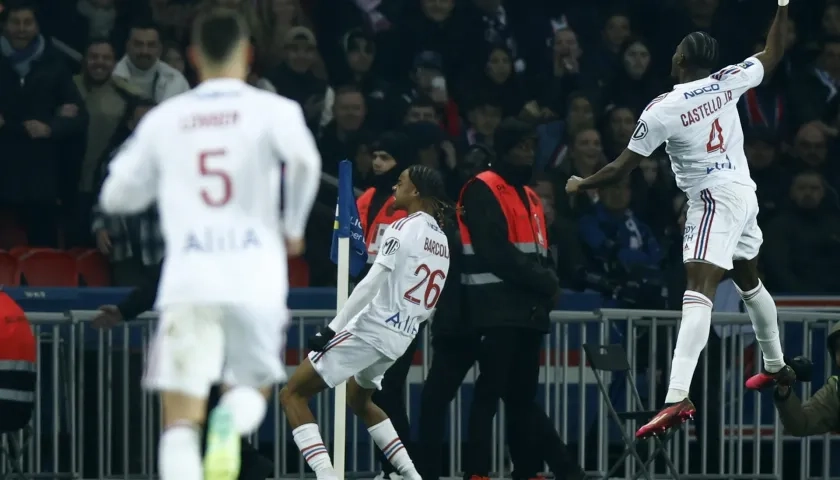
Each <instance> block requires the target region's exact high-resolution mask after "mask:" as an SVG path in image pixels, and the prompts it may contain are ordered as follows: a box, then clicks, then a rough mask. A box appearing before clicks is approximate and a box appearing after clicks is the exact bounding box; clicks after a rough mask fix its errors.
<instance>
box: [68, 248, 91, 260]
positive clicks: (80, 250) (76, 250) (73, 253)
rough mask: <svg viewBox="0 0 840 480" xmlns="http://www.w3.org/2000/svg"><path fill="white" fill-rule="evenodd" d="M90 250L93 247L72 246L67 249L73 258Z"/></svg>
mask: <svg viewBox="0 0 840 480" xmlns="http://www.w3.org/2000/svg"><path fill="white" fill-rule="evenodd" d="M91 250H93V249H91V248H85V247H73V248H71V249H69V250H67V253H68V254H70V256H71V257H73V258H79V257H81V256H82V255H84V254H86V253H87V252H90V251H91ZM94 251H95V250H94Z"/></svg>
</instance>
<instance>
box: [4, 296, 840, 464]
mask: <svg viewBox="0 0 840 480" xmlns="http://www.w3.org/2000/svg"><path fill="white" fill-rule="evenodd" d="M94 314H95V312H90V311H73V312H68V313H67V314H44V313H32V312H29V313H28V316H29V318H30V320H31V321H32V323H33V325H34V328H35V330H36V333H37V336H38V339H39V342H38V382H37V389H38V390H37V395H36V401H37V404H36V411H35V415H34V418H33V422H32V435H31V438H30V439H29V440H28V445H27V447H26V450H25V455H24V458H23V469H24V471H27V472H30V475H31V476H32V477H33V478H62V479H63V478H68V479H69V478H72V479H82V478H99V479H102V478H124V479H129V478H131V479H134V478H149V479H151V478H155V477H156V474H155V472H156V458H155V457H156V444H157V438H158V436H159V434H160V408H159V405H158V402H157V400H156V399H155V398H154V397H153V396H151V395H147V394H145V393H144V392H142V391H141V389H140V387H139V379H140V376H141V372H142V368H143V365H144V363H145V355H146V350H147V346H148V343H149V339H150V338H151V334H152V327H153V321H154V319H155V318H156V316H155V315H153V314H147V315H144V316H143V317H141V318H140V319H138V320H135V321H131V322H128V323H126V324H125V325H123V326H121V327H118V328H115V329H113V330H110V331H107V332H104V331H98V330H94V329H92V328H91V326H90V325H89V320H90V319H91V318H92V316H93V315H94ZM333 314H334V312H333V311H329V310H309V311H295V312H294V322H293V323H294V327H293V328H292V329H291V330H290V332H289V338H288V352H287V355H286V361H287V364H288V365H289V367H288V368H289V369H293V368H295V367H296V365H298V364H299V363H300V361H301V360H302V359H303V356H304V354H305V351H304V348H303V347H304V346H305V339H306V338H307V337H308V335H310V334H311V333H313V332H314V330H315V328H316V327H317V326H321V325H324V324H325V323H326V322H327V321H328V320H330V319H331V318H332V316H333ZM679 317H680V312H668V311H642V310H601V311H599V312H595V313H588V312H553V313H552V320H553V328H552V332H551V334H550V335H548V336H546V340H545V349H546V350H545V355H544V365H543V366H542V367H541V391H540V393H539V396H540V401H541V402H542V404H543V405H544V407H545V410H546V412H547V414H548V416H549V418H551V419H552V420H553V421H554V426H555V428H556V429H557V430H558V432H559V433H560V435H561V437H562V438H564V439H565V440H566V442H567V443H568V444H569V446H570V448H571V450H572V451H573V452H575V454H576V455H577V458H578V460H579V462H580V463H581V464H582V465H584V466H585V468H586V470H587V471H590V472H605V471H606V470H607V469H608V468H609V464H610V459H611V458H614V457H615V456H617V455H618V454H620V450H621V444H620V439H619V436H618V435H617V430H615V426H613V425H611V424H610V421H609V419H608V418H607V416H606V409H605V407H604V403H603V399H602V398H600V396H599V393H598V391H597V388H596V387H595V384H594V379H593V377H592V375H591V372H590V371H589V368H588V367H587V366H586V362H585V359H584V358H582V355H581V353H580V345H582V344H583V343H585V342H593V343H622V344H623V345H624V346H625V348H626V349H627V352H628V355H629V357H630V360H631V366H632V369H633V370H634V372H635V374H636V376H637V381H638V387H639V390H640V392H641V393H642V396H643V398H644V399H645V401H646V402H647V404H648V406H649V408H650V409H652V410H655V409H657V407H658V406H660V405H661V403H662V400H663V398H664V388H665V386H666V385H667V378H666V375H667V371H668V364H669V363H670V360H671V353H672V351H673V345H674V342H675V338H676V335H675V331H676V328H677V322H678V320H679ZM779 317H780V325H781V328H780V330H781V334H782V338H783V342H784V345H785V351H786V353H787V354H789V355H799V354H803V355H806V356H809V357H811V358H814V356H815V355H816V357H817V360H821V362H817V364H818V368H817V370H818V371H817V372H815V378H816V380H815V383H814V385H813V387H812V386H811V385H801V386H800V387H799V389H798V390H797V394H798V395H800V397H801V398H803V399H807V398H808V397H809V394H810V392H811V391H812V390H813V391H816V389H817V388H818V387H820V386H821V385H822V381H821V380H820V379H819V377H820V376H822V377H823V378H825V377H826V376H827V375H828V371H827V370H828V368H829V367H830V365H832V362H833V360H832V359H829V358H827V352H824V350H825V337H826V335H827V328H829V326H830V324H831V323H833V322H836V321H840V314H830V313H806V312H790V313H788V312H785V313H780V315H779ZM749 324H750V322H749V318H748V317H747V316H746V315H745V314H715V315H714V318H713V330H715V332H716V333H715V334H714V335H712V338H711V339H710V344H709V347H708V348H707V350H706V353H704V355H703V357H702V358H701V361H700V364H699V365H698V368H697V372H696V374H695V383H696V384H697V387H698V388H696V389H694V388H693V389H692V398H693V399H694V400H695V403H696V404H697V407H698V412H699V413H698V417H697V419H696V420H695V421H694V422H692V423H691V425H690V426H689V428H688V429H685V430H684V432H683V433H681V434H679V435H678V437H677V439H678V440H677V441H675V442H673V443H672V444H671V445H670V446H669V451H670V453H671V455H672V458H673V459H674V462H675V463H676V464H677V465H678V467H679V469H680V472H681V473H682V474H684V475H685V477H684V478H687V479H701V478H702V479H723V478H727V479H746V478H751V479H788V478H798V479H802V480H806V479H836V478H840V461H838V459H837V458H832V455H831V453H832V452H837V451H838V447H840V436H836V435H825V436H821V437H814V438H809V439H798V438H793V437H788V436H786V435H784V433H783V432H782V428H781V425H780V424H779V421H778V419H777V415H776V414H775V411H774V408H773V405H772V396H771V395H770V394H769V393H755V392H748V391H745V390H744V387H743V385H744V380H745V377H746V376H747V375H749V374H751V373H753V372H754V371H756V369H757V368H760V365H761V364H760V352H759V351H758V349H757V348H755V347H754V345H752V337H751V328H750V327H749ZM745 332H750V333H745ZM428 340H429V339H428V337H427V338H424V339H423V343H422V344H421V349H422V352H423V356H422V362H420V363H419V364H418V365H415V366H414V367H412V371H411V373H410V374H409V378H408V379H407V380H406V382H407V389H406V391H407V396H406V407H407V410H408V412H409V418H410V419H411V420H412V423H413V424H416V423H417V421H416V420H417V415H416V413H417V410H418V404H419V391H420V389H421V388H422V381H423V379H424V378H425V376H426V372H427V371H428V366H429V364H430V361H431V354H432V352H431V350H430V349H429V348H427V346H428V345H429V342H428ZM821 352H823V353H821ZM823 357H825V358H823ZM475 377H476V372H475V369H474V370H473V371H472V372H470V373H469V374H468V375H467V378H466V380H465V384H464V385H463V386H462V388H461V390H460V391H459V393H458V394H457V396H456V398H455V399H454V401H453V402H452V404H451V406H450V428H449V437H448V439H445V440H444V443H446V444H447V446H448V451H449V454H448V457H449V458H448V465H449V472H450V473H449V475H451V476H458V473H457V472H460V471H461V461H460V459H461V454H462V450H461V446H462V442H463V441H464V440H466V439H465V436H466V435H465V434H466V431H465V430H466V428H465V427H464V422H463V420H462V419H464V418H467V417H466V415H468V406H469V403H470V398H471V394H472V383H473V381H474V379H475ZM617 380H622V379H617ZM611 385H613V387H614V388H611V389H610V394H611V399H612V400H613V402H615V403H616V405H617V406H618V407H619V408H620V407H621V404H622V403H623V402H627V401H628V400H629V397H630V392H629V391H626V388H624V387H623V386H622V385H624V382H623V380H622V381H614V382H611ZM275 393H276V391H275ZM332 406H333V398H332V392H325V393H324V394H322V395H320V396H319V397H318V398H317V399H315V400H313V403H312V408H313V412H314V413H315V415H316V417H317V418H318V419H319V423H320V425H321V427H322V432H323V436H324V438H325V439H330V438H332V430H333V424H332ZM0 414H2V412H0ZM495 422H496V423H495V426H494V429H493V445H494V448H493V457H492V458H493V465H494V469H495V470H496V472H495V473H494V474H493V476H494V477H501V476H504V475H505V474H506V473H507V472H509V471H510V465H509V460H508V457H507V454H506V448H505V445H504V438H505V433H504V425H505V412H504V406H503V405H500V410H499V414H498V415H497V416H496V419H495ZM346 432H347V433H346V434H347V437H348V441H347V448H348V452H347V470H348V476H350V477H365V476H367V477H372V476H374V475H375V474H376V473H374V472H378V466H377V464H376V461H375V458H374V450H373V444H372V442H371V441H370V438H369V436H368V435H367V432H366V429H365V428H364V427H363V426H362V425H360V422H359V421H358V420H356V419H355V417H353V416H352V415H348V421H347V425H346ZM18 437H19V440H20V441H24V440H26V439H25V438H24V437H25V435H24V434H18ZM252 440H253V442H254V444H255V446H256V447H257V448H259V449H260V450H261V451H262V452H263V454H265V455H267V456H269V457H271V458H273V461H274V468H275V472H274V476H275V478H289V477H292V478H295V477H297V478H303V477H304V476H308V475H310V474H307V473H305V472H306V471H307V470H306V468H305V466H304V462H303V459H302V458H301V456H300V454H299V453H298V451H297V448H296V446H295V444H294V441H293V440H292V438H291V432H290V431H289V429H288V427H287V426H286V419H285V417H284V415H283V412H282V409H281V408H280V406H279V403H278V402H276V401H275V402H272V405H271V407H270V408H269V412H268V416H267V418H266V421H265V422H264V424H263V427H262V429H261V430H260V432H258V434H256V435H254V437H253V438H252ZM834 457H837V455H835V456H834ZM832 462H833V463H832ZM0 465H2V466H0V478H2V473H3V472H5V470H3V469H4V468H6V465H5V462H2V459H0ZM445 471H446V470H444V472H445ZM657 471H658V472H661V473H662V474H663V475H664V468H662V469H657ZM632 472H633V470H632V467H631V466H630V465H628V466H627V469H626V471H625V476H628V475H629V474H632ZM662 478H665V477H662Z"/></svg>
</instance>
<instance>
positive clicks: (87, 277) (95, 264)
mask: <svg viewBox="0 0 840 480" xmlns="http://www.w3.org/2000/svg"><path fill="white" fill-rule="evenodd" d="M71 252H72V250H71ZM68 254H70V255H71V256H74V257H75V258H76V269H77V270H78V271H79V276H80V277H81V281H82V285H83V286H85V287H110V286H111V269H110V266H109V265H108V259H107V258H105V256H103V255H102V254H101V253H99V250H94V249H90V250H84V251H83V252H82V253H79V254H78V255H72V254H71V253H70V252H68Z"/></svg>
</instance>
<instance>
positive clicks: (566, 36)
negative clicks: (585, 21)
mask: <svg viewBox="0 0 840 480" xmlns="http://www.w3.org/2000/svg"><path fill="white" fill-rule="evenodd" d="M582 55H583V50H581V48H580V45H579V44H578V40H577V35H576V34H575V32H574V30H572V29H571V28H568V26H566V27H564V28H560V29H558V30H556V31H555V32H554V44H553V48H552V55H551V63H550V64H549V65H548V68H547V71H546V72H543V73H542V74H541V75H539V76H538V78H537V81H536V85H535V90H536V92H535V93H536V96H537V103H538V104H539V105H540V108H542V109H546V110H547V111H548V112H550V113H551V114H552V115H553V116H562V115H563V114H564V113H565V112H566V110H567V105H568V103H569V101H570V100H571V99H570V94H571V93H573V92H580V91H581V90H584V89H586V90H587V91H588V89H593V88H595V89H597V87H598V85H597V82H595V81H594V78H591V77H590V76H589V75H586V74H584V73H582V72H581V65H580V61H581V56H582Z"/></svg>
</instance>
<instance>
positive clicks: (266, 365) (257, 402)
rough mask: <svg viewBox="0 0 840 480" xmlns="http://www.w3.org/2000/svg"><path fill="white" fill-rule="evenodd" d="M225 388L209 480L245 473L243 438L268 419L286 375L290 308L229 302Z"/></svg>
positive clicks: (212, 425) (211, 433) (213, 416)
mask: <svg viewBox="0 0 840 480" xmlns="http://www.w3.org/2000/svg"><path fill="white" fill-rule="evenodd" d="M221 308H222V309H223V311H224V320H223V321H222V323H221V325H222V328H223V330H224V332H225V339H226V342H225V364H226V365H225V374H224V383H225V388H224V392H223V393H222V396H221V399H220V400H219V404H218V405H217V406H216V408H214V409H213V410H212V412H211V413H210V417H209V419H208V424H207V451H206V453H205V456H204V473H205V477H206V479H207V480H233V479H234V478H236V477H237V476H238V474H239V469H240V463H241V458H240V457H241V450H240V448H241V437H242V436H244V435H250V434H251V433H253V432H255V431H256V430H257V429H258V428H259V426H260V425H261V424H262V421H263V419H264V418H265V413H266V409H267V398H268V396H269V395H270V394H271V388H272V387H273V385H274V384H276V383H278V382H280V381H283V380H285V378H286V374H285V371H284V369H283V365H282V363H281V362H280V355H281V352H282V349H283V344H284V341H285V340H284V331H285V326H286V324H287V314H286V309H285V308H284V307H283V306H282V305H280V306H276V307H265V306H244V305H237V306H233V305H226V306H223V307H221Z"/></svg>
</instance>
